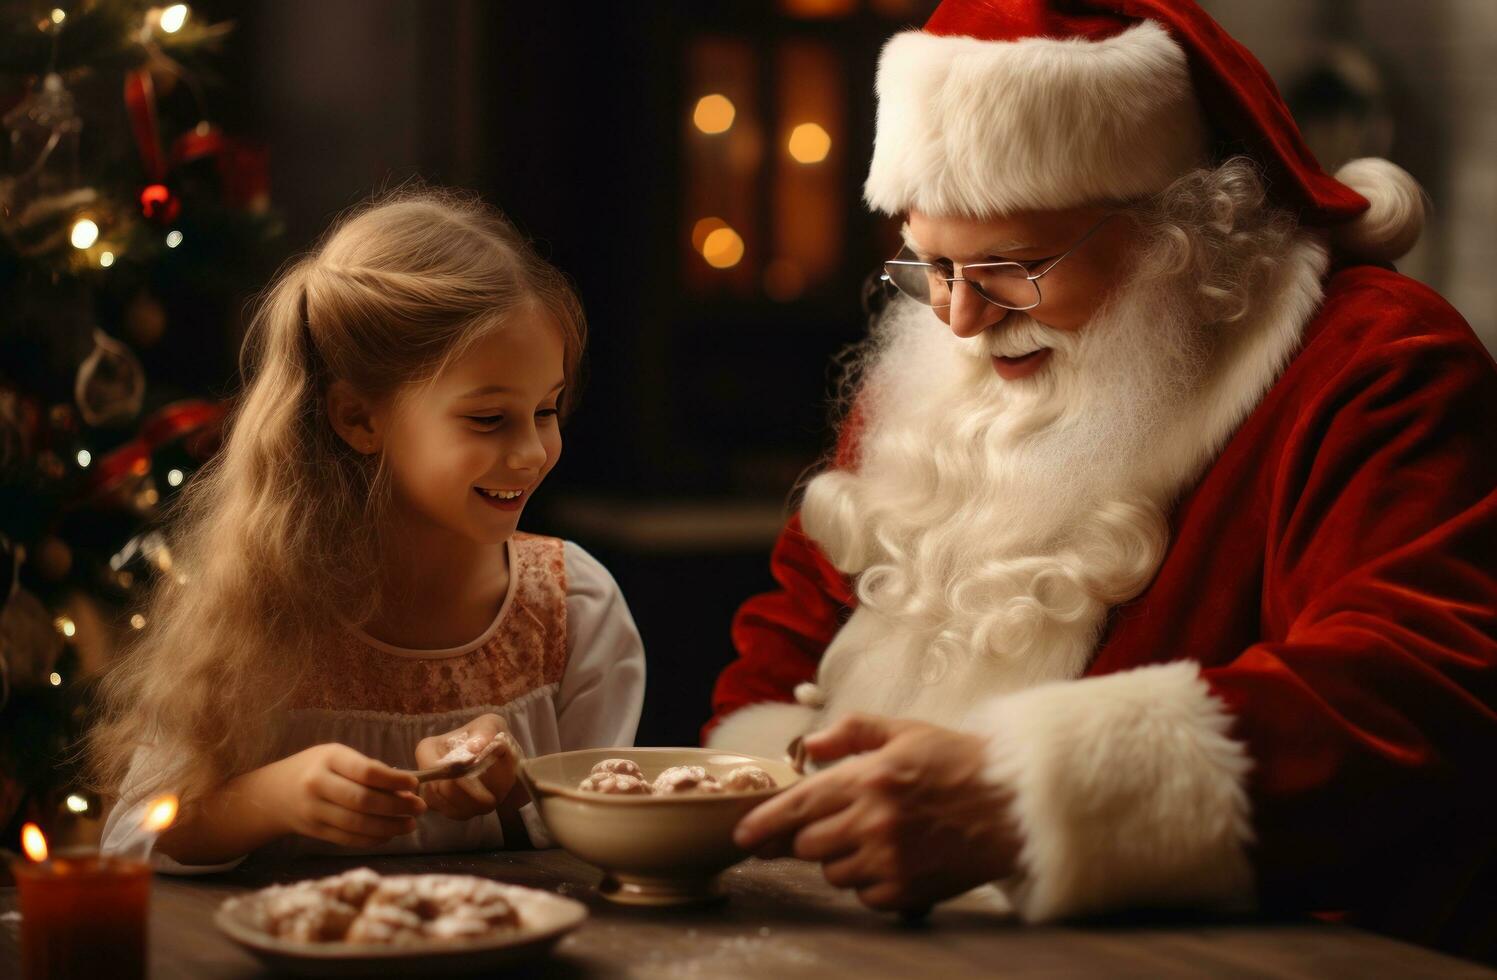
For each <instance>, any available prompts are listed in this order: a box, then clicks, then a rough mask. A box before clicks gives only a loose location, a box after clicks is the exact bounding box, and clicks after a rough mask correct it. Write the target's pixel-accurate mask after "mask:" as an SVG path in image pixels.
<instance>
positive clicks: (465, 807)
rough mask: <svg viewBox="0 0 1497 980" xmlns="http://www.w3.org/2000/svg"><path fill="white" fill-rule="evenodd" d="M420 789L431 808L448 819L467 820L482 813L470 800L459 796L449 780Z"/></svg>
mask: <svg viewBox="0 0 1497 980" xmlns="http://www.w3.org/2000/svg"><path fill="white" fill-rule="evenodd" d="M421 789H422V792H423V793H425V794H426V796H427V799H428V801H429V802H430V803H431V808H432V809H433V810H435V811H437V812H438V813H440V814H441V815H442V816H444V817H448V818H449V819H452V820H467V819H468V818H469V817H476V816H478V815H479V814H480V813H483V812H484V811H483V810H482V809H480V808H479V807H478V805H477V804H475V803H474V802H473V801H472V800H470V799H466V798H464V797H462V796H460V795H459V794H458V793H457V792H456V791H455V789H454V784H453V781H452V780H450V779H440V780H436V781H434V782H430V783H426V784H425V785H424V786H422V788H421Z"/></svg>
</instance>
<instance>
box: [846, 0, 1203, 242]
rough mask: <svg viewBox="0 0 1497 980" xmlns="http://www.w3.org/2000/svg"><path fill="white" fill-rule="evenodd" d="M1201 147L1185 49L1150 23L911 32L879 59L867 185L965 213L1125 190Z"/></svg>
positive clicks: (876, 196) (910, 203)
mask: <svg viewBox="0 0 1497 980" xmlns="http://www.w3.org/2000/svg"><path fill="white" fill-rule="evenodd" d="M1208 147H1209V139H1208V136H1207V133H1206V128H1205V124H1204V122H1203V120H1202V117H1201V110H1200V106H1199V104H1198V103H1197V102H1196V98H1195V94H1194V91H1193V90H1192V88H1191V83H1190V76H1189V73H1188V71H1187V66H1186V61H1185V53H1184V52H1183V51H1182V50H1181V49H1180V46H1179V45H1178V44H1176V43H1175V42H1174V40H1172V39H1171V38H1170V36H1169V34H1168V33H1167V32H1166V31H1165V30H1164V28H1162V27H1160V26H1159V25H1158V24H1156V23H1154V22H1152V21H1144V22H1142V23H1140V24H1138V25H1136V26H1134V27H1131V28H1129V29H1128V30H1126V31H1124V32H1123V33H1121V34H1118V35H1116V36H1115V37H1111V38H1107V39H1105V40H1101V41H1087V40H1084V39H1065V40H1057V39H1052V38H1024V39H1022V40H1018V41H981V40H978V39H976V38H970V37H943V36H938V35H934V34H927V33H925V32H923V31H908V32H905V33H903V34H899V35H896V36H895V37H894V38H893V39H891V40H890V41H889V43H888V44H887V45H885V46H884V51H883V55H882V56H881V57H880V60H879V70H878V135H877V137H876V139H875V141H874V148H873V164H872V166H871V168H870V169H869V173H868V180H867V183H866V184H865V185H864V196H865V197H866V198H867V200H868V204H869V205H870V206H871V207H873V208H876V209H878V210H880V211H883V212H885V213H887V214H898V213H901V212H904V211H908V210H909V209H910V208H915V209H918V210H920V211H923V212H925V213H927V214H935V215H949V214H961V215H968V216H974V217H984V216H989V215H996V214H1007V213H1010V212H1013V211H1017V210H1051V209H1058V208H1066V207H1074V206H1076V205H1081V204H1088V203H1095V202H1099V201H1111V200H1126V199H1129V198H1133V197H1138V196H1142V195H1145V194H1150V193H1153V192H1155V191H1159V190H1162V189H1164V188H1165V187H1166V186H1167V185H1168V184H1169V183H1170V182H1171V181H1172V180H1174V179H1175V178H1176V177H1179V176H1180V175H1181V174H1183V173H1185V172H1186V171H1188V170H1190V169H1192V168H1193V167H1195V166H1198V165H1200V164H1201V163H1203V162H1204V161H1205V160H1206V159H1207V152H1208Z"/></svg>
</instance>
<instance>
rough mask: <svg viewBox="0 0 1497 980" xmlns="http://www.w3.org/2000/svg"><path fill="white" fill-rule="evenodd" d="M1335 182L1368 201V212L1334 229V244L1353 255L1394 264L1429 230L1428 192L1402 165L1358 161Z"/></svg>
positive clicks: (1339, 173) (1340, 172)
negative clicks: (1427, 219)
mask: <svg viewBox="0 0 1497 980" xmlns="http://www.w3.org/2000/svg"><path fill="white" fill-rule="evenodd" d="M1336 179H1337V180H1339V181H1340V182H1341V183H1343V184H1345V185H1346V186H1347V187H1350V188H1351V189H1352V190H1354V191H1356V192H1357V193H1358V194H1361V195H1362V196H1363V197H1365V198H1367V205H1368V207H1367V210H1366V211H1363V212H1362V213H1361V214H1359V215H1358V216H1357V217H1355V218H1353V219H1352V220H1350V221H1347V222H1345V223H1343V224H1340V225H1335V226H1334V227H1332V229H1331V241H1332V242H1333V243H1334V244H1335V246H1336V247H1337V248H1338V249H1340V250H1341V251H1343V252H1345V253H1347V254H1348V255H1355V256H1357V257H1358V258H1363V259H1367V260H1369V261H1372V262H1392V261H1393V260H1394V259H1396V258H1398V257H1400V256H1402V255H1407V254H1408V251H1409V249H1411V248H1413V247H1414V243H1415V242H1417V241H1419V234H1420V232H1422V231H1423V230H1424V214H1425V210H1426V203H1427V197H1426V195H1425V193H1424V188H1422V187H1420V186H1419V182H1418V181H1417V180H1415V179H1414V178H1413V177H1411V176H1410V175H1409V172H1408V171H1407V170H1405V169H1403V168H1402V167H1400V166H1399V165H1398V164H1396V163H1393V162H1391V161H1388V160H1381V159H1379V158H1377V157H1363V158H1362V159H1360V160H1353V161H1351V162H1350V163H1347V164H1346V165H1344V166H1342V167H1341V168H1340V169H1339V170H1337V171H1336Z"/></svg>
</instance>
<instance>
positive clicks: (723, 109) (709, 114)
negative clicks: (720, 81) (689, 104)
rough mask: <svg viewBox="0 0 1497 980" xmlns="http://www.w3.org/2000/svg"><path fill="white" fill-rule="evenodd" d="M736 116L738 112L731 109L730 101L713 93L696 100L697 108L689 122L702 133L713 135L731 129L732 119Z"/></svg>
mask: <svg viewBox="0 0 1497 980" xmlns="http://www.w3.org/2000/svg"><path fill="white" fill-rule="evenodd" d="M737 114H738V110H737V109H735V108H733V102H732V100H731V99H729V98H728V97H727V96H726V95H719V94H717V93H716V92H714V93H712V94H711V95H704V96H702V97H701V98H700V99H697V107H696V110H695V111H694V112H692V114H691V121H692V122H693V123H695V124H696V127H697V129H700V130H701V131H702V132H704V133H707V134H709V135H715V134H717V133H726V132H727V131H728V129H729V128H730V127H732V125H733V117H734V116H735V115H737Z"/></svg>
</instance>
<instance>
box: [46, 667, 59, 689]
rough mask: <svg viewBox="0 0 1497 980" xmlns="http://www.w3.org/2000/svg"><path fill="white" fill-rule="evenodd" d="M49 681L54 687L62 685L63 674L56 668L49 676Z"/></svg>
mask: <svg viewBox="0 0 1497 980" xmlns="http://www.w3.org/2000/svg"><path fill="white" fill-rule="evenodd" d="M47 681H48V683H50V684H51V685H52V686H53V687H62V675H61V674H59V673H58V672H57V671H55V670H54V671H52V673H51V674H49V675H48V676H47Z"/></svg>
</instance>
